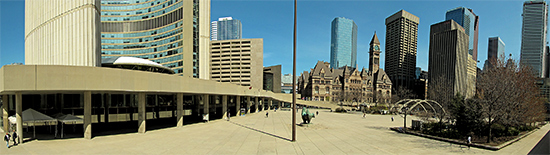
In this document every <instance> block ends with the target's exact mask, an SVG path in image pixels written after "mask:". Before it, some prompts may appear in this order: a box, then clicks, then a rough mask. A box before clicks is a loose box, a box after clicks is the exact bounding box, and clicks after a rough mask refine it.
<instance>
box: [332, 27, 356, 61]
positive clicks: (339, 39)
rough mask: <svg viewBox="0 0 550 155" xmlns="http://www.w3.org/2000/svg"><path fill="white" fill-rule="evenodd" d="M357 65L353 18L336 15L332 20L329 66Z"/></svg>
mask: <svg viewBox="0 0 550 155" xmlns="http://www.w3.org/2000/svg"><path fill="white" fill-rule="evenodd" d="M343 66H351V67H353V68H356V67H357V25H356V24H355V22H353V20H351V19H347V18H343V17H337V18H335V19H334V20H332V27H331V43H330V67H331V68H340V67H343Z"/></svg>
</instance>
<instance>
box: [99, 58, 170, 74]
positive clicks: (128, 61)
mask: <svg viewBox="0 0 550 155" xmlns="http://www.w3.org/2000/svg"><path fill="white" fill-rule="evenodd" d="M101 64H102V66H105V65H135V66H150V67H158V68H162V69H166V70H170V71H171V72H174V71H173V70H172V69H170V68H168V67H166V66H163V65H161V64H159V63H156V62H153V61H151V60H147V59H142V58H136V57H110V58H103V59H102V60H101Z"/></svg>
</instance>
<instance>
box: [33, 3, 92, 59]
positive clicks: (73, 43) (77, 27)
mask: <svg viewBox="0 0 550 155" xmlns="http://www.w3.org/2000/svg"><path fill="white" fill-rule="evenodd" d="M58 6H63V7H58ZM99 8H100V2H99V0H80V1H72V0H64V1H59V0H58V1H55V3H54V2H52V1H30V0H26V1H25V64H27V65H71V66H96V67H99V66H101V46H100V45H101V38H100V37H101V32H100V30H101V29H100V28H99V17H100V15H99V10H100V9H99Z"/></svg>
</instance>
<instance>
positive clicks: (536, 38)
mask: <svg viewBox="0 0 550 155" xmlns="http://www.w3.org/2000/svg"><path fill="white" fill-rule="evenodd" d="M547 32H548V5H547V4H546V2H545V1H542V0H535V1H525V2H524V3H523V22H522V28H521V57H520V63H521V65H527V66H530V67H531V68H533V71H534V72H535V73H536V74H537V75H538V77H541V78H545V77H546V74H547V68H546V66H547V63H548V62H547V58H546V57H547V55H546V52H547V51H545V50H546V44H547V38H546V37H547Z"/></svg>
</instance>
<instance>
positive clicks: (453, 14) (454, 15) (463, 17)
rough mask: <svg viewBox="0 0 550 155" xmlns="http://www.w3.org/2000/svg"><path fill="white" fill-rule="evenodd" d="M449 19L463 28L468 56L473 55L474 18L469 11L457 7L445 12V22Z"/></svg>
mask: <svg viewBox="0 0 550 155" xmlns="http://www.w3.org/2000/svg"><path fill="white" fill-rule="evenodd" d="M451 19H452V20H454V21H455V22H456V23H458V24H459V25H460V26H462V27H463V28H464V31H465V32H466V34H467V35H468V54H470V55H474V45H476V44H474V37H475V35H474V33H475V21H476V16H475V15H474V14H473V13H472V12H471V11H470V10H469V9H467V8H464V7H458V8H455V9H452V10H449V11H447V13H446V14H445V20H451Z"/></svg>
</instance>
